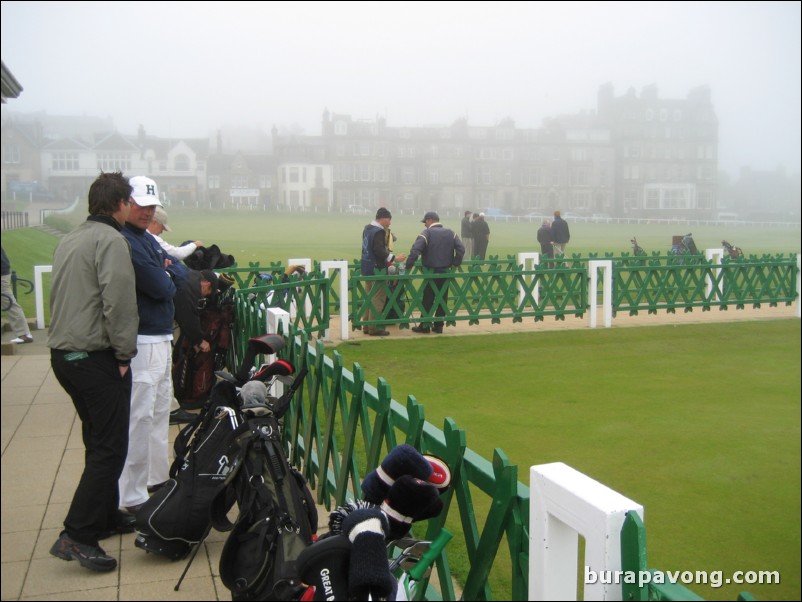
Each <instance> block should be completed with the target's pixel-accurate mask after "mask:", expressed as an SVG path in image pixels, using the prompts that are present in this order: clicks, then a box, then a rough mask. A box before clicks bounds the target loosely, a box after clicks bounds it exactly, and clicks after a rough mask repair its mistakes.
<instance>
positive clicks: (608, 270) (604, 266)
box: [588, 259, 613, 328]
mask: <svg viewBox="0 0 802 602" xmlns="http://www.w3.org/2000/svg"><path fill="white" fill-rule="evenodd" d="M599 270H603V271H604V272H603V274H602V314H603V315H604V327H605V328H610V327H611V326H612V325H613V262H612V260H611V259H591V260H590V261H588V272H589V274H588V275H589V276H590V287H589V288H588V297H589V298H588V305H589V307H590V309H589V313H590V327H591V328H596V309H597V307H598V302H597V300H596V297H597V294H598V293H597V290H596V289H597V288H598V278H599V273H598V271H599Z"/></svg>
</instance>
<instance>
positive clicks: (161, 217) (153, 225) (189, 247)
mask: <svg viewBox="0 0 802 602" xmlns="http://www.w3.org/2000/svg"><path fill="white" fill-rule="evenodd" d="M172 231H173V230H172V228H170V226H168V225H167V212H166V211H165V210H164V207H156V212H155V213H154V214H153V219H152V220H151V222H150V225H149V226H148V232H150V233H151V234H152V235H153V238H155V239H156V242H157V243H159V246H160V247H161V248H162V249H164V252H165V253H167V254H168V255H172V256H173V257H175V258H176V259H180V260H184V259H186V258H187V257H189V256H190V255H192V254H193V253H194V252H195V250H196V249H197V248H198V247H202V246H203V243H202V242H201V241H199V240H196V241H193V242H188V243H186V244H183V245H181V246H180V247H176V246H175V245H171V244H170V243H169V242H167V241H166V240H164V239H163V238H162V237H161V234H162V232H172Z"/></svg>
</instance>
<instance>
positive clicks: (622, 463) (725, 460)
mask: <svg viewBox="0 0 802 602" xmlns="http://www.w3.org/2000/svg"><path fill="white" fill-rule="evenodd" d="M337 349H338V351H340V352H341V353H342V354H343V358H344V360H345V365H346V367H348V368H350V367H352V364H353V363H354V362H358V363H359V364H360V365H361V366H363V367H364V368H365V369H366V372H367V374H368V375H369V380H370V381H371V382H373V383H375V378H377V377H378V376H383V377H385V378H386V379H387V381H388V382H389V383H390V384H391V386H392V393H393V398H395V399H396V400H399V401H401V402H402V403H403V402H405V400H406V397H407V395H408V394H414V395H415V396H416V398H417V399H418V401H419V402H421V403H422V404H423V405H424V407H425V409H426V419H427V420H428V421H429V422H432V423H433V424H435V425H436V426H438V427H439V428H442V424H443V419H444V418H445V417H452V418H454V420H456V422H457V425H458V426H459V427H460V428H463V429H465V431H466V433H467V438H468V446H469V447H471V448H472V449H473V450H475V451H477V452H478V453H480V454H481V455H482V456H483V457H485V458H488V459H490V458H492V453H493V448H495V447H499V448H501V449H502V450H504V452H505V453H506V454H507V456H508V457H509V458H510V461H511V462H513V463H515V464H517V465H518V466H519V478H520V479H521V481H523V482H525V483H527V484H528V479H529V475H528V469H529V466H530V465H533V464H543V463H548V462H558V461H559V462H565V463H566V464H568V465H570V466H573V467H574V468H576V469H577V470H579V471H581V472H583V473H585V474H587V475H589V476H591V477H592V478H594V479H596V480H598V481H601V482H602V483H604V484H605V485H608V486H609V487H611V488H613V489H615V490H616V491H619V492H620V493H622V494H624V495H626V496H628V497H630V498H631V499H633V500H635V501H636V502H638V503H640V504H642V505H643V506H644V508H645V523H646V527H647V536H648V552H649V565H650V566H651V567H654V568H659V569H663V570H693V571H696V570H706V571H714V570H721V571H723V575H724V576H725V577H727V576H728V575H729V574H730V573H732V572H734V571H739V570H741V571H748V570H755V571H757V570H776V571H780V574H781V578H782V582H781V583H780V584H779V585H771V586H769V585H763V586H761V585H742V586H738V585H727V586H723V587H721V588H720V589H713V588H711V587H709V586H701V585H693V586H690V589H691V590H692V591H694V592H696V593H697V594H699V595H701V596H702V597H704V598H706V599H709V600H735V599H736V597H737V595H738V592H739V591H743V590H746V591H749V592H751V593H752V594H753V595H754V596H756V597H757V599H759V600H798V599H799V597H800V571H799V566H800V369H799V366H800V322H799V320H794V319H792V320H777V321H769V322H765V321H764V322H744V323H733V324H711V325H684V326H655V327H643V328H626V329H611V330H603V331H589V330H575V331H549V332H542V333H526V334H509V335H501V334H500V335H488V336H470V337H421V338H417V339H412V340H410V339H406V340H394V341H390V340H386V341H384V340H383V341H368V342H365V343H362V344H358V343H344V344H341V345H339V346H338V348H337ZM494 591H495V589H494ZM496 595H498V592H496ZM497 599H499V598H497Z"/></svg>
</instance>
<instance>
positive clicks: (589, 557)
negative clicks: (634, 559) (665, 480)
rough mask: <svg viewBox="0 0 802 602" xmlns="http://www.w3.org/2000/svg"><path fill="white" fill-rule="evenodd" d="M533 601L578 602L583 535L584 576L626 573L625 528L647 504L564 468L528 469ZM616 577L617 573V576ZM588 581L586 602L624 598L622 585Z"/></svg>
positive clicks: (530, 588)
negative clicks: (632, 515)
mask: <svg viewBox="0 0 802 602" xmlns="http://www.w3.org/2000/svg"><path fill="white" fill-rule="evenodd" d="M529 483H530V494H529V599H530V600H576V599H577V576H578V573H577V569H578V566H577V562H578V558H577V552H578V543H579V537H578V535H582V536H583V537H584V538H585V562H584V565H585V566H584V567H582V574H583V575H586V574H587V573H588V572H589V571H594V572H595V575H597V576H600V575H602V573H600V571H616V570H617V571H620V570H621V527H622V526H623V524H624V518H625V517H626V513H627V512H629V511H630V510H634V511H635V512H637V513H638V514H639V515H640V517H641V519H643V506H641V505H640V504H638V503H636V502H633V501H632V500H630V499H629V498H626V497H624V496H623V495H621V494H620V493H617V492H616V491H613V490H612V489H610V488H609V487H607V486H606V485H603V484H601V483H599V482H598V481H595V480H593V479H591V478H590V477H588V476H587V475H584V474H582V473H581V472H579V471H577V470H575V469H573V468H571V467H570V466H568V465H566V464H563V463H562V462H554V463H552V464H540V465H538V466H532V467H530V469H529ZM612 574H613V575H614V574H615V573H612ZM606 575H607V576H606V577H605V579H604V581H607V583H602V582H601V581H602V579H595V580H594V581H595V583H588V582H586V583H585V591H584V599H585V600H621V596H622V593H621V582H620V580H619V582H618V583H610V581H612V579H610V578H609V575H610V574H606Z"/></svg>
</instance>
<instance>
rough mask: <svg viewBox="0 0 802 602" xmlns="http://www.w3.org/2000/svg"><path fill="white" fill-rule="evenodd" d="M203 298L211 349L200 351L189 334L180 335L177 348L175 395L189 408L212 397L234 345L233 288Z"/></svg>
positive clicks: (206, 336)
mask: <svg viewBox="0 0 802 602" xmlns="http://www.w3.org/2000/svg"><path fill="white" fill-rule="evenodd" d="M203 301H205V305H204V307H203V309H202V310H201V312H200V322H201V330H202V331H203V338H204V340H206V341H208V342H209V345H210V349H209V351H205V352H204V351H196V350H195V349H194V347H193V346H192V344H191V343H190V342H189V341H188V340H187V339H186V338H185V337H179V340H178V342H177V343H176V346H175V349H174V351H173V394H174V395H175V398H176V399H177V400H178V403H179V404H180V405H181V407H182V408H185V409H197V408H200V407H202V406H203V404H204V403H205V402H206V400H207V399H208V398H209V394H210V392H211V390H212V387H213V386H214V383H215V380H216V379H215V375H214V373H215V371H218V370H222V369H223V368H224V367H225V362H226V355H227V353H228V350H229V348H230V346H231V327H232V325H233V323H234V296H233V289H230V288H229V289H228V290H227V291H226V292H225V293H223V294H215V295H214V296H213V297H211V298H209V299H205V300H203Z"/></svg>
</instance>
